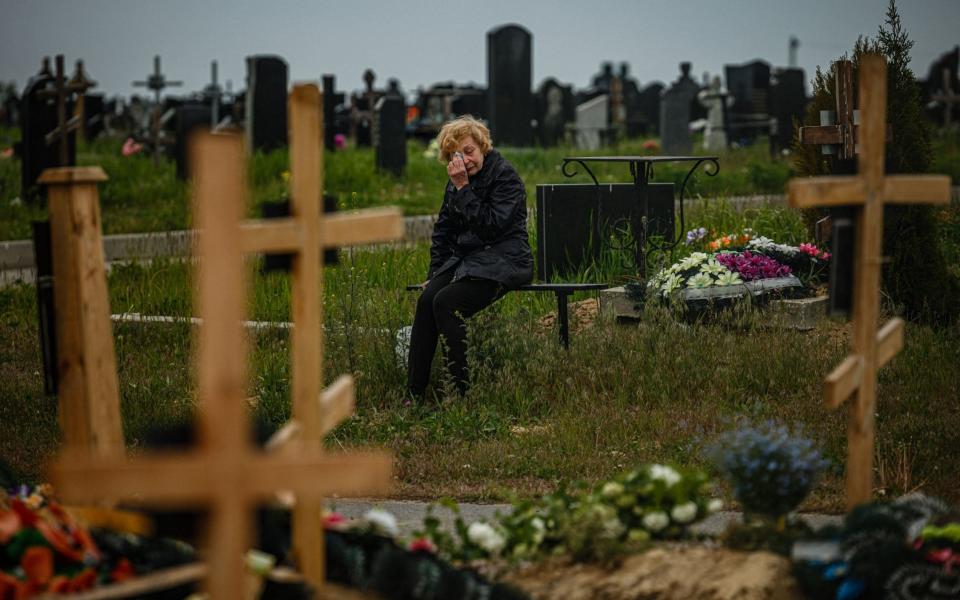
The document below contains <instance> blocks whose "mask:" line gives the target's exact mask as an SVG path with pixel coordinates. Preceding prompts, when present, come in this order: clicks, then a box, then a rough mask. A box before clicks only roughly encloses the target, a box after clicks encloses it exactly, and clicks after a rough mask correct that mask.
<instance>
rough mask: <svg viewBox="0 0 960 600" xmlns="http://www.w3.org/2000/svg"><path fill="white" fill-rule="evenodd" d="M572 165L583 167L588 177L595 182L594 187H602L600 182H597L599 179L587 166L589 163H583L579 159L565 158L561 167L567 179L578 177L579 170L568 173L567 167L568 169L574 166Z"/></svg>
mask: <svg viewBox="0 0 960 600" xmlns="http://www.w3.org/2000/svg"><path fill="white" fill-rule="evenodd" d="M572 163H578V164H579V165H580V166H581V167H583V169H584V170H585V171H586V172H587V175H589V176H590V179H592V180H593V185H595V186H597V187H599V186H600V182H599V181H597V177H596V176H595V175H594V174H593V171H591V170H590V167H588V166H587V163H585V162H584V161H582V160H580V159H578V158H574V159H570V158H565V159H563V164H562V165H561V166H560V172H561V173H563V174H564V176H566V177H576V176H577V170H573V171H567V167H568V166H569V165H570V164H572Z"/></svg>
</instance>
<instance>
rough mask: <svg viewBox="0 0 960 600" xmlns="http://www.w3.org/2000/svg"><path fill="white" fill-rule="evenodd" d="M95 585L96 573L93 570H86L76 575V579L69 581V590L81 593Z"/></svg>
mask: <svg viewBox="0 0 960 600" xmlns="http://www.w3.org/2000/svg"><path fill="white" fill-rule="evenodd" d="M96 583H97V572H96V571H94V570H93V569H90V568H87V569H84V570H83V571H80V573H78V574H77V576H76V577H74V578H73V579H71V580H70V589H71V591H74V592H82V591H83V590H89V589H90V588H92V587H93V586H94V584H96Z"/></svg>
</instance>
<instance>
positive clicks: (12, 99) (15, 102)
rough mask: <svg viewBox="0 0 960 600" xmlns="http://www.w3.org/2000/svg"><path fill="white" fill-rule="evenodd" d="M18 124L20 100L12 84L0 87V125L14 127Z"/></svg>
mask: <svg viewBox="0 0 960 600" xmlns="http://www.w3.org/2000/svg"><path fill="white" fill-rule="evenodd" d="M19 122H20V99H19V98H18V97H17V88H16V86H15V85H14V84H12V83H10V84H6V85H2V86H0V125H2V126H3V127H7V128H12V127H16V126H17V124H18V123H19Z"/></svg>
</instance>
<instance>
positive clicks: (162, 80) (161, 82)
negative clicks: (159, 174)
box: [133, 56, 183, 164]
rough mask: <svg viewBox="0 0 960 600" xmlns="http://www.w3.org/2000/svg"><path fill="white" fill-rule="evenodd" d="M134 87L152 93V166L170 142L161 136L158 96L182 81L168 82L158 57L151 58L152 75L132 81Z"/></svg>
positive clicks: (158, 160) (160, 106)
mask: <svg viewBox="0 0 960 600" xmlns="http://www.w3.org/2000/svg"><path fill="white" fill-rule="evenodd" d="M133 85H134V87H145V88H147V89H148V90H151V91H153V115H152V117H151V119H150V131H151V135H152V137H153V140H152V143H153V162H154V164H159V162H160V149H161V147H162V146H163V145H164V144H169V143H170V141H169V140H167V139H165V137H164V135H163V122H164V119H163V115H162V114H161V110H162V109H163V106H162V104H161V99H162V98H161V96H160V94H161V93H162V92H163V90H164V89H165V88H168V87H178V86H181V85H183V82H182V81H169V80H167V78H166V76H165V75H164V74H163V72H162V71H161V70H160V56H154V57H153V74H152V75H148V76H147V79H146V81H134V82H133Z"/></svg>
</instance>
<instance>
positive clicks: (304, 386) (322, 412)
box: [51, 85, 402, 598]
mask: <svg viewBox="0 0 960 600" xmlns="http://www.w3.org/2000/svg"><path fill="white" fill-rule="evenodd" d="M290 105H291V110H290V114H291V117H292V120H291V149H290V151H291V176H292V181H293V185H292V203H291V204H292V207H291V209H292V213H293V215H292V217H291V218H292V221H289V222H288V221H287V220H286V219H285V220H284V221H285V222H284V223H279V224H278V228H277V231H281V232H283V231H287V232H291V231H292V232H293V233H289V234H284V233H277V231H274V229H272V228H271V227H270V225H271V224H270V223H265V222H257V223H254V224H252V225H250V226H243V227H242V226H241V223H240V216H241V211H242V207H244V206H246V196H245V193H244V192H245V190H244V181H245V176H244V173H243V169H242V168H241V166H242V164H243V158H244V156H243V142H242V140H241V139H240V138H239V137H238V136H234V135H213V134H209V133H205V134H200V135H199V137H198V138H197V139H196V140H195V141H194V151H193V152H192V153H191V155H192V156H193V157H194V160H195V161H196V168H195V169H194V172H195V173H196V174H197V175H196V178H195V181H194V210H195V214H196V215H197V223H198V225H199V228H200V230H201V234H200V237H199V242H198V253H199V259H200V260H199V263H198V264H199V266H198V281H199V284H198V288H197V289H198V309H199V312H200V314H201V316H202V318H203V322H204V326H203V327H202V328H201V330H200V333H199V343H198V345H197V346H198V351H199V366H198V387H199V394H198V395H199V398H200V410H199V421H200V427H199V430H200V445H199V447H198V448H197V449H195V450H194V451H192V452H190V453H187V454H179V455H170V454H163V455H152V456H151V455H147V456H142V457H139V458H137V459H134V460H130V459H113V460H98V459H96V458H94V457H91V456H89V455H86V454H81V453H77V452H67V453H65V454H64V456H62V457H61V458H60V460H59V461H58V462H57V463H56V464H55V465H54V467H53V469H52V473H51V480H52V481H53V482H54V483H55V485H57V487H58V489H60V490H61V493H62V494H63V495H64V497H67V498H70V499H74V500H76V499H91V498H94V497H96V496H98V495H101V494H103V495H109V496H111V497H115V496H129V495H137V496H139V497H140V498H141V499H142V500H143V501H145V502H149V503H151V504H160V505H167V506H196V505H197V504H198V503H203V504H207V505H209V506H210V508H211V511H210V514H211V523H210V525H209V531H208V540H207V545H208V548H209V563H210V570H209V577H208V582H207V589H208V591H209V592H210V594H211V597H214V598H238V597H242V596H243V590H242V578H240V577H239V576H238V574H239V573H240V571H241V557H242V555H243V552H244V551H245V550H246V549H247V548H248V547H249V542H250V540H251V534H252V530H251V526H250V525H251V523H250V516H251V515H250V511H251V509H252V508H253V507H254V506H255V502H256V501H258V500H264V499H267V498H270V497H271V496H272V495H273V494H274V493H275V492H277V491H278V490H289V491H291V492H293V493H294V494H296V495H297V496H298V502H297V504H296V507H295V508H294V545H295V552H296V553H297V558H298V561H299V562H300V566H301V569H302V570H303V572H304V574H305V575H306V576H307V577H308V579H309V580H310V582H311V583H312V584H314V585H316V586H318V587H319V586H320V585H321V584H322V581H323V545H322V543H323V537H322V536H323V529H322V523H321V520H320V502H321V497H322V496H323V495H324V494H328V493H332V492H339V493H346V494H362V493H377V492H381V491H383V490H384V489H385V488H386V486H388V485H389V483H390V478H391V474H390V472H391V459H390V457H389V456H388V455H385V454H377V453H363V454H359V453H354V454H352V455H346V456H337V457H335V456H333V455H330V454H327V453H325V452H324V451H323V448H322V446H321V443H320V442H321V440H322V436H323V434H324V433H326V432H327V431H329V430H330V429H332V428H333V427H335V426H336V424H337V423H338V422H339V421H340V420H341V419H342V418H344V417H345V416H346V415H349V414H350V412H351V411H352V408H353V384H352V379H351V378H349V377H342V378H340V379H338V380H337V381H336V382H335V383H334V384H333V385H332V386H331V387H330V388H328V389H327V390H326V391H324V392H322V393H321V392H320V382H321V381H322V377H321V366H322V355H321V338H320V335H321V331H322V330H321V328H320V317H321V315H320V308H321V306H322V303H321V300H322V296H321V294H320V283H321V274H322V270H321V266H322V257H323V254H322V248H323V247H325V246H326V245H327V244H329V243H331V242H332V241H336V240H337V239H339V240H341V241H342V240H352V241H353V242H355V243H365V242H371V241H380V240H382V239H385V238H387V237H390V236H392V237H393V238H396V237H399V236H400V235H401V234H402V221H401V219H400V215H399V212H396V213H395V214H393V216H392V218H391V216H390V215H389V214H388V213H387V211H384V210H380V211H374V214H373V215H372V219H371V220H370V223H372V224H374V227H371V231H370V232H368V234H362V233H357V232H355V231H351V230H349V229H348V226H349V225H353V226H363V225H364V221H363V219H362V217H363V216H364V215H362V214H353V215H345V216H344V217H345V218H344V219H343V220H342V221H341V222H339V224H338V223H337V222H334V224H333V225H330V226H327V225H325V224H324V221H323V216H322V213H321V212H320V211H319V201H320V197H321V196H320V191H321V189H322V172H323V171H322V154H321V153H320V151H319V146H320V140H321V139H322V137H321V135H320V119H319V110H320V102H319V92H318V90H317V88H316V86H313V85H307V86H297V87H295V89H294V91H293V93H292V95H291V97H290ZM291 223H292V224H291ZM258 232H259V233H258ZM338 232H339V233H338ZM324 233H334V234H336V235H331V236H330V238H331V239H329V240H328V239H325V238H323V237H321V235H322V234H324ZM287 235H291V236H293V238H294V240H293V241H299V242H300V243H299V244H294V243H292V242H291V239H287V238H286V237H285V236H287ZM273 239H279V240H282V242H283V243H282V244H281V245H282V246H283V249H284V251H285V252H291V253H293V254H294V259H293V270H292V275H293V310H292V312H293V320H294V324H295V326H294V328H293V333H292V335H293V344H292V345H293V353H294V357H293V394H294V403H293V404H294V406H293V412H294V418H295V419H296V421H295V422H294V423H292V424H289V425H288V427H285V428H284V430H285V431H288V432H290V431H291V430H292V431H293V433H294V434H295V433H297V430H300V435H299V438H301V439H298V440H297V443H296V444H288V446H289V447H287V448H285V449H284V450H285V451H283V452H275V453H272V454H264V453H262V452H259V451H258V450H256V449H255V448H253V447H251V446H250V442H249V435H248V430H249V428H248V426H247V418H246V413H245V405H246V403H245V402H244V398H245V393H244V391H245V390H244V387H245V383H246V378H245V369H244V367H243V364H244V360H245V357H246V353H247V348H246V339H245V337H244V335H243V332H242V330H241V327H240V322H241V321H242V320H243V307H244V299H245V297H246V285H245V281H244V268H243V260H242V255H243V253H244V252H245V251H252V250H262V249H263V248H264V247H272V245H271V244H272V243H271V244H267V243H266V242H265V241H264V240H267V241H269V240H273ZM290 437H296V436H290Z"/></svg>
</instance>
